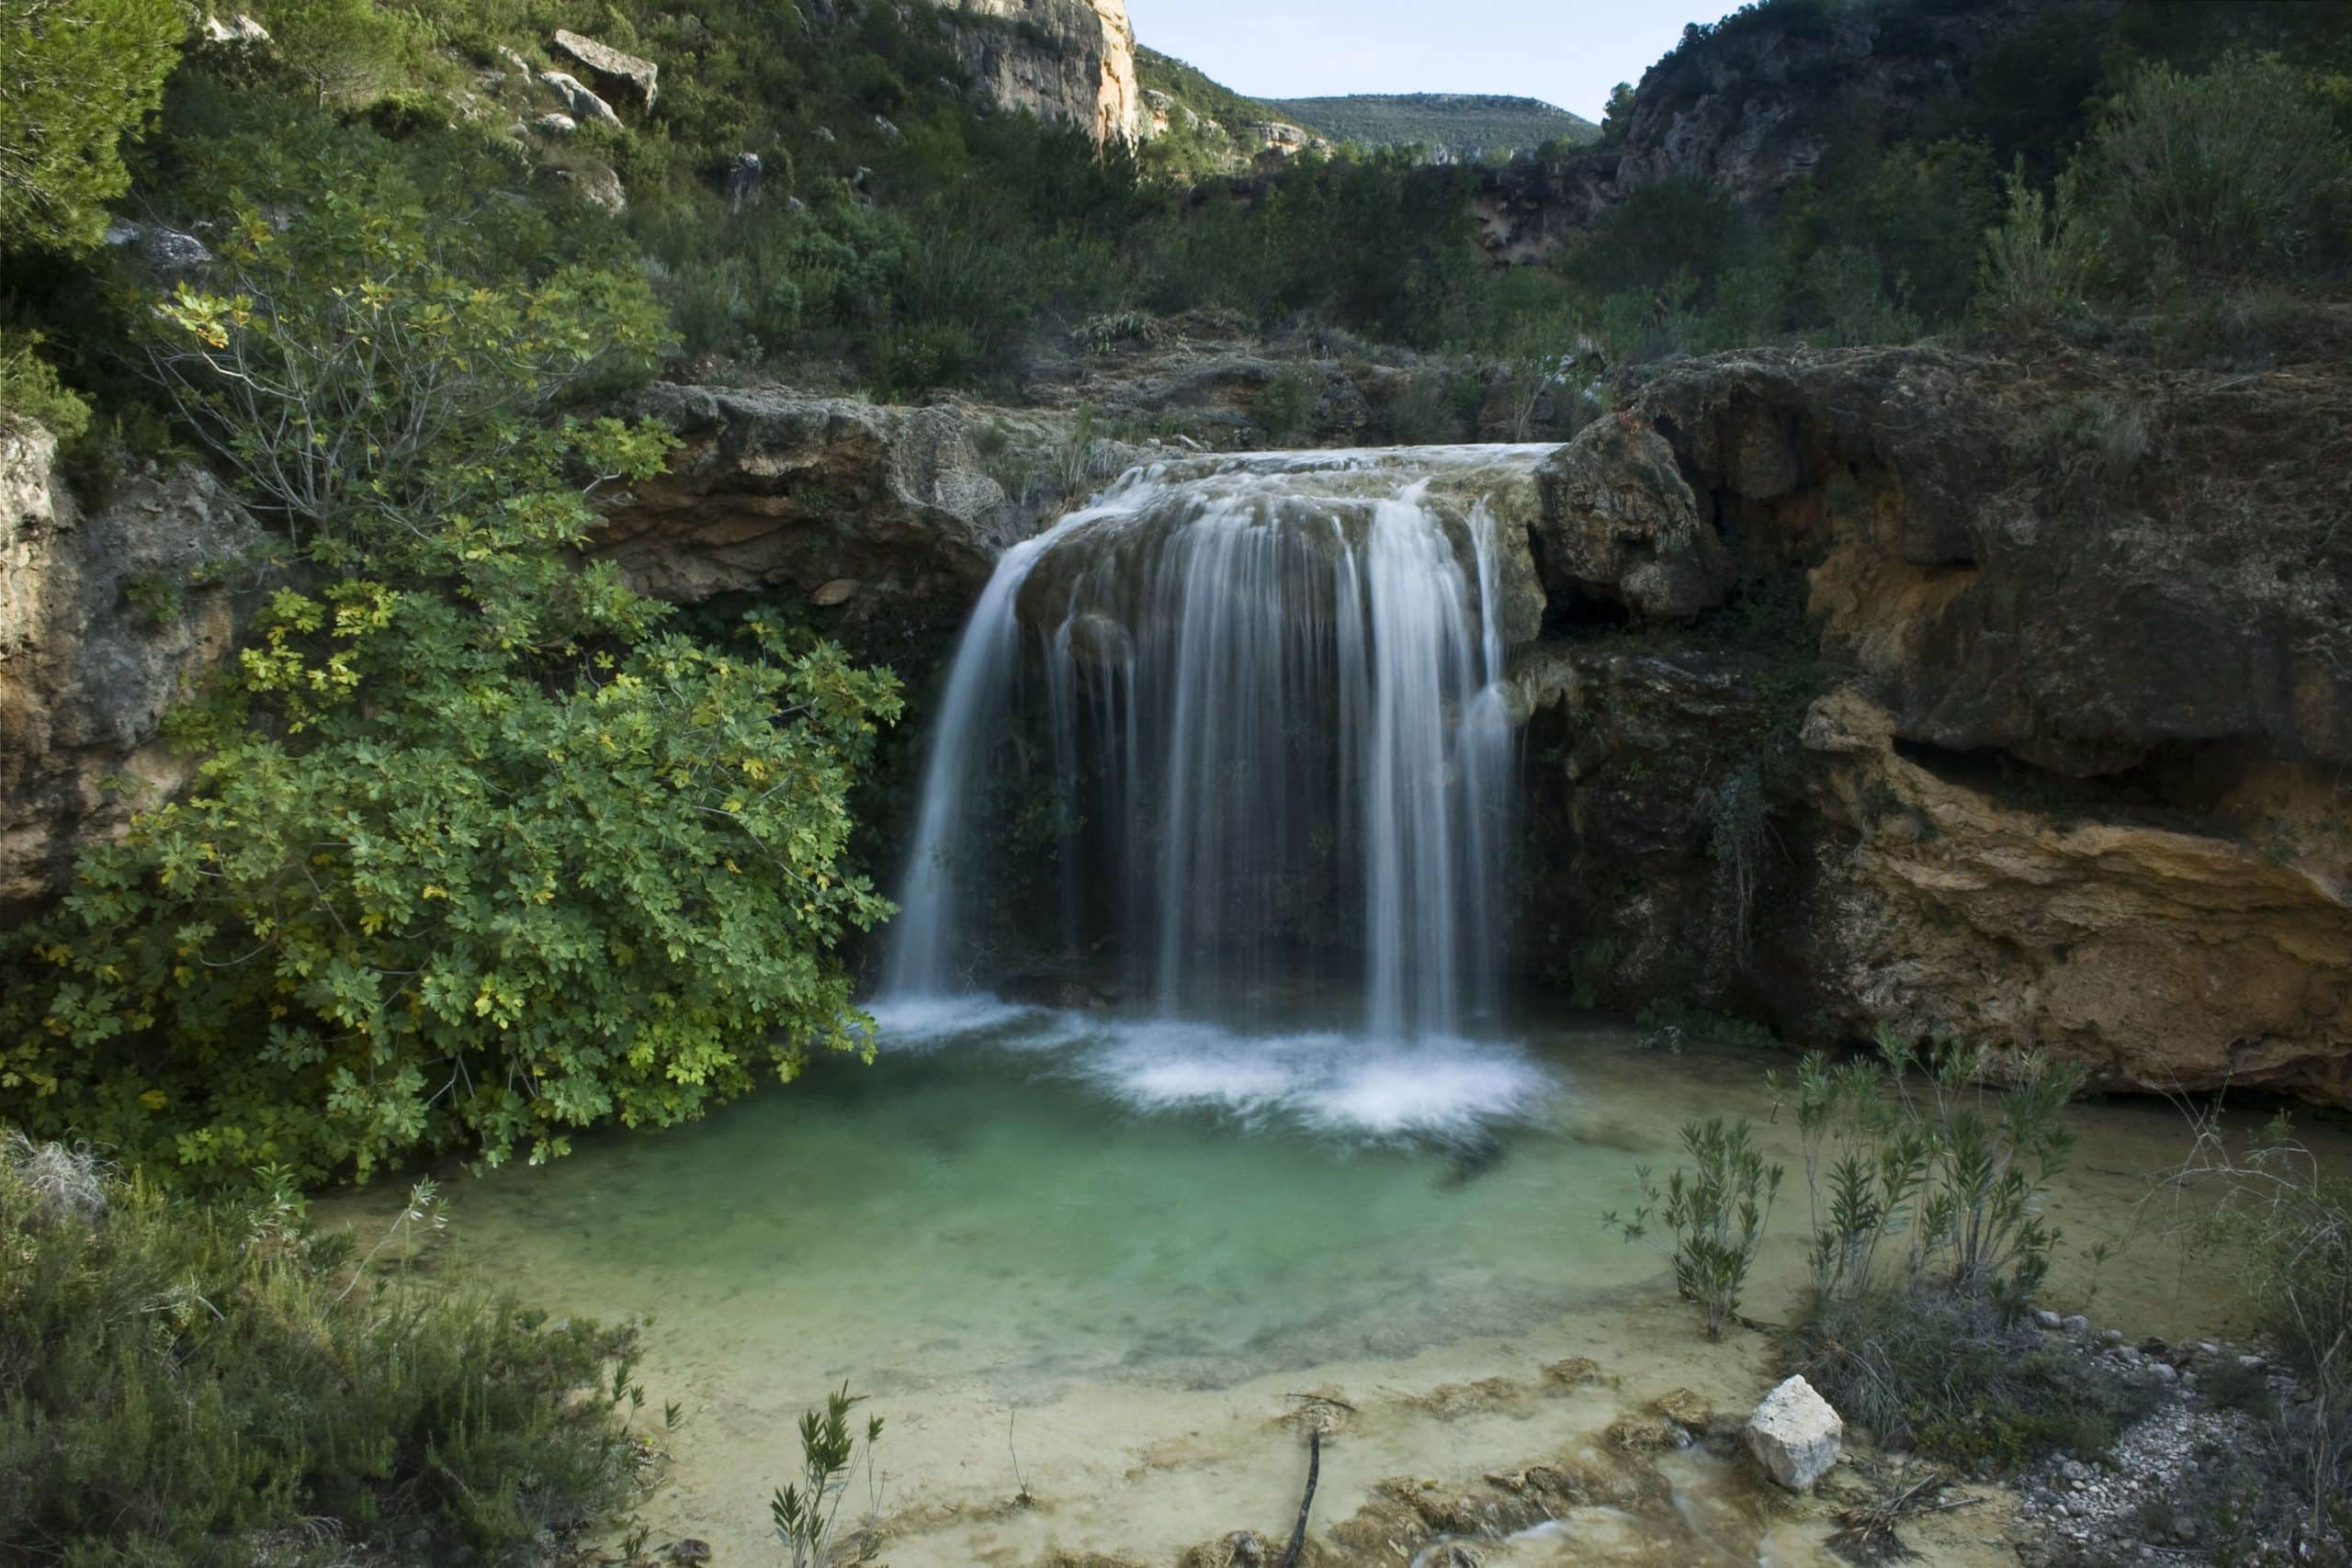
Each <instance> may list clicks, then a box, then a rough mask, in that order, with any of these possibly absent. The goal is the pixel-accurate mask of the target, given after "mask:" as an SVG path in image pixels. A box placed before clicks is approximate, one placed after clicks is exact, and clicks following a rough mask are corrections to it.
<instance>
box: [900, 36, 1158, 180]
mask: <svg viewBox="0 0 2352 1568" xmlns="http://www.w3.org/2000/svg"><path fill="white" fill-rule="evenodd" d="M944 10H945V11H946V13H947V18H948V22H949V26H950V30H951V32H952V34H953V37H954V39H955V43H956V53H957V54H958V55H959V56H960V57H961V58H962V60H963V62H964V69H965V71H966V73H967V74H968V75H969V76H970V78H971V79H972V81H973V83H974V85H976V86H978V88H979V90H980V91H981V92H982V93H984V94H985V95H987V96H988V98H989V101H990V102H992V103H994V104H996V105H997V106H998V107H1001V108H1008V109H1025V110H1027V111H1028V112H1030V113H1032V114H1035V115H1036V116H1037V117H1038V118H1041V119H1054V120H1062V121H1065V122H1067V123H1069V124H1071V125H1075V126H1078V127H1079V128H1080V129H1081V130H1085V131H1086V133H1087V134H1088V135H1090V136H1091V137H1092V138H1093V139H1094V140H1095V141H1096V142H1097V143H1098V144H1102V145H1105V146H1107V145H1110V144H1112V143H1114V142H1123V143H1132V142H1135V141H1139V140H1141V139H1142V138H1143V137H1144V136H1146V135H1147V134H1148V131H1149V127H1150V124H1151V111H1150V107H1149V106H1148V104H1147V103H1146V102H1145V100H1144V94H1143V86H1142V84H1141V83H1139V82H1138V81H1137V80H1136V35H1135V29H1134V28H1133V27H1131V26H1130V25H1129V24H1128V21H1127V6H1126V0H950V3H949V5H948V6H945V7H944Z"/></svg>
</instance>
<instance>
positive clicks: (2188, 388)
mask: <svg viewBox="0 0 2352 1568" xmlns="http://www.w3.org/2000/svg"><path fill="white" fill-rule="evenodd" d="M2347 430H2352V378H2346V376H2344V375H2343V373H2342V371H2341V368H2340V367H2336V366H2332V365H2318V364H2314V365H2310V366H2300V367H2287V368H2282V369H2279V370H2277V371H2272V372H2268V373H2264V374H2256V375H2243V374H2240V375H2230V376H2222V375H2219V374H2209V373H2202V372H2186V371H2183V372H2146V371H2127V370H2125V369H2123V368H2121V367H2118V366H2117V365H2115V364H2113V363H2110V362H2106V361H2101V360H2097V359H2091V358H2081V357H2076V358H2068V359H2059V360H2054V361H2049V360H2045V361H2039V362H2037V363H2035V364H2034V365H2033V366H2031V367H2028V366H2024V365H2020V364H2018V363H2015V362H2010V361H2006V360H2000V359H1995V358H1985V357H1975V356H1968V355H1952V354H1949V353H1943V352H1939V351H1936V350H1932V349H1904V350H1856V351H1849V352H1844V353H1823V354H1750V355H1724V356H1719V357H1716V358H1713V359H1708V360H1700V361H1689V362H1680V363H1677V364H1673V365H1670V366H1668V367H1666V368H1665V369H1663V370H1662V371H1661V372H1659V373H1658V374H1657V376H1655V377H1654V378H1652V379H1651V380H1650V381H1649V382H1648V383H1647V384H1646V385H1645V386H1642V387H1640V388H1638V389H1628V391H1627V394H1626V397H1625V399H1624V402H1623V409H1622V412H1621V414H1620V415H1618V416H1616V417H1613V418H1611V420H1607V421H1603V422H1601V423H1600V424H1597V425H1595V426H1593V427H1592V428H1590V429H1589V430H1588V431H1586V432H1585V433H1584V434H1582V435H1580V436H1579V437H1578V438H1577V441H1576V442H1575V443H1573V444H1572V445H1571V446H1570V447H1569V448H1568V449H1567V450H1566V452H1564V453H1563V454H1562V455H1561V456H1560V457H1558V458H1555V460H1554V463H1553V464H1552V465H1551V468H1552V471H1553V472H1554V473H1555V475H1556V476H1559V480H1560V482H1559V483H1558V484H1557V485H1556V486H1555V489H1554V490H1553V491H1550V492H1549V493H1548V495H1547V501H1546V507H1545V513H1544V516H1543V517H1541V518H1540V519H1538V520H1536V521H1535V522H1534V523H1533V524H1532V525H1530V527H1529V528H1528V530H1527V533H1526V537H1525V547H1526V548H1527V550H1528V552H1529V555H1530V557H1531V564H1532V568H1533V569H1534V570H1535V571H1536V572H1537V574H1538V576H1539V578H1540V581H1541V583H1542V589H1543V596H1544V627H1545V629H1544V634H1543V637H1541V638H1540V639H1538V640H1537V641H1536V642H1534V643H1533V644H1532V645H1531V646H1529V647H1527V648H1524V649H1522V650H1521V653H1520V655H1519V658H1518V662H1517V682H1518V685H1519V687H1520V689H1521V698H1522V701H1523V703H1524V705H1525V707H1526V711H1527V712H1528V715H1529V721H1528V722H1529V729H1528V747H1529V754H1530V759H1531V761H1530V772H1529V781H1530V782H1529V799H1528V802H1527V819H1528V834H1529V863H1530V865H1531V868H1532V869H1531V882H1530V889H1529V902H1528V910H1529V919H1528V920H1527V922H1526V929H1527V931H1528V933H1529V937H1530V944H1531V949H1530V950H1531V953H1532V955H1533V956H1534V958H1535V960H1536V962H1537V963H1538V964H1539V965H1540V966H1543V967H1544V968H1546V969H1548V970H1549V971H1550V972H1552V973H1554V974H1555V975H1556V976H1558V977H1560V978H1562V979H1564V980H1570V981H1573V982H1574V983H1575V984H1577V986H1578V987H1580V988H1581V989H1582V990H1584V991H1585V992H1586V993H1588V994H1589V996H1591V997H1592V998H1594V999H1596V1000H1600V1001H1603V1002H1611V1003H1616V1004H1619V1005H1624V1006H1629V1007H1638V1006H1641V1005H1643V1004H1645V1003H1649V1002H1659V1001H1670V1002H1682V1003H1690V1002H1696V1003H1698V1004H1700V1005H1702V1006H1705V1007H1710V1008H1713V1009H1717V1010H1723V1011H1726V1012H1733V1013H1738V1014H1742V1015H1745V1016H1748V1017H1752V1018H1756V1019H1759V1020H1762V1021H1768V1022H1770V1023H1772V1024H1773V1025H1775V1026H1776V1027H1778V1028H1779V1029H1780V1030H1781V1031H1782V1032H1784V1033H1785V1034H1787V1035H1789V1036H1791V1037H1792V1038H1796V1039H1800V1040H1807V1041H1820V1042H1826V1041H1830V1040H1836V1039H1841V1038H1851V1037H1856V1036H1860V1035H1864V1034H1867V1033H1868V1032H1869V1031H1870V1030H1871V1028H1872V1027H1873V1026H1874V1025H1875V1024H1876V1023H1878V1022H1881V1021H1889V1022H1893V1023H1894V1024H1895V1025H1896V1026H1897V1027H1899V1028H1901V1029H1903V1030H1905V1032H1910V1033H1914V1034H1949V1035H1960V1036H1965V1037H1968V1038H1972V1039H1976V1040H1982V1041H1985V1042H1986V1043H1991V1044H1994V1045H1996V1046H2001V1047H2010V1048H2019V1049H2024V1048H2039V1049H2045V1050H2049V1051H2051V1052H2053V1053H2057V1054H2060V1055H2065V1056H2068V1057H2070V1058H2073V1059H2075V1060H2078V1061H2081V1062H2083V1063H2084V1064H2086V1066H2088V1067H2089V1068H2090V1069H2091V1070H2092V1073H2093V1076H2094V1081H2096V1082H2098V1083H2100V1084H2104V1085H2109V1086H2114V1087H2136V1088H2149V1089H2199V1088H2208V1087H2212V1086H2215V1085H2219V1084H2222V1083H2237V1084H2241V1085H2250V1086H2257V1087H2267V1088H2276V1089H2287V1090H2292V1091H2296V1092H2301V1093H2305V1094H2309V1095H2312V1096H2314V1097H2317V1098H2322V1099H2326V1100H2334V1101H2336V1102H2338V1103H2352V809H2347V807H2352V797H2347V796H2346V793H2345V792H2346V785H2345V784H2344V783H2343V780H2344V778H2345V776H2346V775H2345V770H2346V765H2347V763H2352V491H2347V489H2346V481H2345V479H2344V477H2343V476H2344V474H2345V473H2346V471H2347V458H2352V447H2347V441H2352V437H2347V435H2346V431H2347ZM1571 479H1573V482H1570V481H1571ZM1743 790H1746V791H1748V792H1751V793H1750V794H1749V795H1742V793H1741V792H1742V791H1743ZM1747 800H1753V801H1756V802H1758V803H1760V807H1761V808H1760V810H1758V811H1753V812H1751V811H1748V810H1747V808H1746V807H1745V806H1744V805H1743V801H1747Z"/></svg>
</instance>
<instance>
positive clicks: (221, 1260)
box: [0, 1137, 633, 1568]
mask: <svg viewBox="0 0 2352 1568" xmlns="http://www.w3.org/2000/svg"><path fill="white" fill-rule="evenodd" d="M427 1201H428V1202H429V1195H428V1198H427ZM411 1212H412V1213H413V1214H421V1211H418V1210H415V1209H413V1210H412V1211H411ZM400 1239H401V1241H403V1242H405V1240H406V1239H408V1238H407V1237H405V1236H403V1237H401V1238H400ZM352 1252H353V1248H352V1247H351V1244H350V1242H349V1241H348V1239H347V1238H345V1237H344V1236H340V1235H321V1234H318V1233H316V1232H313V1231H311V1229H309V1228H308V1227H307V1226H305V1225H304V1224H302V1222H301V1220H300V1215H299V1213H298V1212H297V1211H296V1210H295V1209H294V1208H293V1207H291V1206H290V1205H289V1204H288V1202H287V1201H285V1200H283V1199H282V1198H280V1199H277V1200H275V1201H269V1202H266V1203H263V1204H261V1205H260V1206H258V1207H254V1208H243V1207H231V1206H227V1205H223V1204H217V1203H214V1204H201V1203H191V1202H188V1201H166V1200H165V1199H164V1197H163V1196H162V1195H161V1193H160V1191H159V1190H158V1189H157V1188H155V1187H154V1186H153V1185H151V1184H149V1183H147V1182H145V1181H142V1180H141V1179H138V1178H136V1177H126V1176H120V1175H117V1174H115V1173H113V1172H111V1171H108V1170H107V1169H106V1168H103V1167H101V1166H99V1165H97V1164H96V1162H95V1161H94V1160H93V1159H92V1158H91V1156H89V1155H88V1153H87V1152H86V1151H79V1152H77V1151H74V1150H69V1149H66V1148H62V1147H61V1146H59V1145H53V1144H52V1145H32V1144H29V1143H28V1142H26V1141H25V1140H23V1139H22V1138H21V1137H9V1138H7V1139H6V1141H5V1142H0V1256H5V1257H6V1258H7V1259H8V1266H7V1268H6V1269H0V1554H6V1555H8V1556H9V1557H10V1559H11V1561H16V1560H18V1559H17V1554H19V1553H21V1554H22V1560H24V1561H28V1562H58V1561H63V1562H76V1563H94V1564H96V1563H118V1562H119V1563H133V1562H139V1563H149V1562H172V1563H181V1564H188V1565H191V1568H201V1565H208V1564H220V1565H222V1568H227V1565H230V1564H244V1563H250V1562H264V1561H272V1562H320V1563H324V1562H349V1561H354V1560H355V1559H356V1557H358V1556H366V1557H368V1558H369V1559H370V1560H374V1559H376V1558H377V1557H378V1555H379V1554H381V1556H382V1560H385V1561H391V1560H395V1559H397V1560H398V1561H402V1562H456V1561H461V1560H463V1558H464V1557H465V1556H466V1555H468V1554H479V1555H481V1556H484V1557H487V1558H490V1559H492V1560H498V1559H503V1558H504V1557H506V1556H507V1555H509V1554H511V1553H514V1552H515V1551H517V1550H518V1549H522V1548H526V1547H527V1546H528V1545H529V1544H530V1543H531V1542H532V1541H533V1540H534V1539H535V1538H536V1537H537V1536H538V1535H539V1534H540V1532H542V1531H544V1530H547V1529H551V1528H552V1529H566V1528H571V1527H574V1526H577V1525H581V1524H583V1523H586V1522H589V1521H591V1520H593V1519H595V1518H597V1517H601V1516H603V1515H605V1514H606V1513H608V1512H609V1511H610V1510H611V1509H613V1508H614V1507H615V1506H616V1505H617V1504H619V1503H620V1502H621V1500H622V1499H623V1498H624V1497H625V1495H627V1492H628V1487H629V1485H630V1475H631V1471H632V1461H633V1456H632V1453H631V1449H630V1444H629V1440H628V1436H627V1434H626V1432H625V1430H624V1428H623V1425H622V1423H621V1421H620V1420H619V1419H617V1418H616V1405H618V1404H620V1403H621V1402H622V1401H623V1399H625V1398H626V1397H627V1395H628V1393H629V1392H630V1390H629V1384H628V1359H629V1356H630V1353H631V1345H632V1334H631V1333H630V1332H629V1331H626V1330H623V1331H606V1330H603V1329H599V1328H598V1327H596V1326H595V1325H593V1324H589V1323H586V1322H579V1321H574V1322H567V1323H563V1324H550V1323H548V1322H547V1321H546V1320H545V1319H544V1318H543V1317H541V1316H540V1315H539V1314H535V1313H529V1312H526V1311H523V1310H522V1309H520V1308H518V1307H516V1306H515V1305H514V1304H513V1303H510V1302H505V1301H499V1300H493V1299H491V1298H489V1297H486V1296H483V1295H481V1294H479V1293H477V1292H472V1291H470V1290H468V1289H464V1288H451V1287H449V1286H447V1285H444V1284H441V1283H437V1282H427V1281H426V1280H424V1279H423V1278H422V1277H421V1276H420V1277H412V1276H411V1275H410V1274H409V1272H408V1271H407V1270H406V1269H399V1270H394V1271H387V1270H385V1269H380V1268H377V1267H373V1266H370V1265H368V1264H366V1263H356V1262H355V1259H354V1258H353V1257H352Z"/></svg>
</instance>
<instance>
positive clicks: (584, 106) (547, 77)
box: [539, 71, 621, 125]
mask: <svg viewBox="0 0 2352 1568" xmlns="http://www.w3.org/2000/svg"><path fill="white" fill-rule="evenodd" d="M539 82H540V85H543V86H545V87H546V88H547V89H548V91H549V92H551V93H553V94H554V95H555V96H557V97H558V98H559V99H560V100H561V101H562V103H563V107H564V110H565V112H566V113H568V114H570V115H571V117H572V118H574V119H600V120H603V121H604V122H605V124H606V125H618V124H619V123H620V122H621V117H620V116H619V115H617V114H615V113H614V112H613V106H612V105H610V104H608V103H606V102H605V100H604V99H602V98H600V97H598V96H596V95H595V94H594V93H593V92H591V91H590V90H589V89H588V85H587V84H586V83H584V82H582V81H581V80H580V78H579V77H577V76H574V75H571V74H570V73H567V72H562V71H542V72H540V73H539Z"/></svg>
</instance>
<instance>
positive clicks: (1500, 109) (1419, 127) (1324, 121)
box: [1269, 93, 1600, 158]
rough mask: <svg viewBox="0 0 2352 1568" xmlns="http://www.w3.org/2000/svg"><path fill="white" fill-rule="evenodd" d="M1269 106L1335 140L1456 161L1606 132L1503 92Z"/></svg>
mask: <svg viewBox="0 0 2352 1568" xmlns="http://www.w3.org/2000/svg"><path fill="white" fill-rule="evenodd" d="M1269 103H1270V105H1271V107H1272V108H1273V110H1274V112H1275V113H1277V114H1279V115H1281V116H1282V117H1283V118H1285V119H1292V120H1296V121H1297V122H1298V123H1299V124H1301V125H1304V126H1310V127H1312V128H1314V129H1315V130H1319V131H1321V132H1322V133H1323V134H1324V135H1326V136H1328V137H1329V138H1330V139H1331V140H1332V141H1349V142H1354V143H1356V144H1357V145H1359V146H1363V147H1426V148H1429V149H1430V150H1431V151H1433V152H1446V153H1450V154H1451V155H1453V156H1454V157H1456V158H1477V157H1497V156H1500V155H1502V154H1505V153H1510V152H1533V151H1534V150H1535V149H1536V148H1539V147H1542V146H1544V145H1545V144H1546V143H1547V142H1563V143H1569V144H1574V143H1577V142H1583V141H1591V140H1593V139H1594V138H1595V137H1597V136H1599V135H1600V127H1599V126H1597V125H1595V124H1593V123H1592V122H1591V121H1590V120H1589V119H1586V118H1584V117H1582V116H1581V115H1573V114H1570V113H1569V112H1568V111H1567V110H1566V109H1564V108H1560V107H1555V106H1554V105H1552V104H1547V103H1545V102H1544V101H1543V100H1542V99H1541V98H1517V97H1510V96H1506V95H1503V94H1498V93H1351V94H1348V95H1346V96H1341V97H1328V98H1274V99H1270V100H1269Z"/></svg>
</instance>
